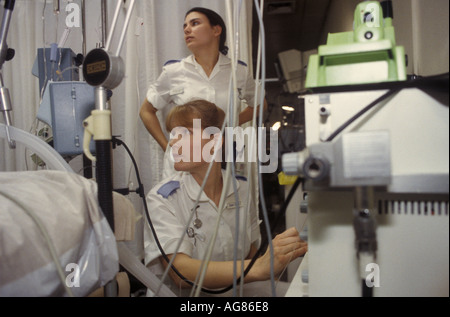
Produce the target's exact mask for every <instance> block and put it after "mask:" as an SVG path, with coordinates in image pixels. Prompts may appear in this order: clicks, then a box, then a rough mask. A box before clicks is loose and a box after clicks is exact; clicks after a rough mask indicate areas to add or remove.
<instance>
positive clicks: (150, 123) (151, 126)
mask: <svg viewBox="0 0 450 317" xmlns="http://www.w3.org/2000/svg"><path fill="white" fill-rule="evenodd" d="M157 111H158V109H156V108H155V107H153V105H152V104H151V103H150V102H149V101H148V100H147V99H145V101H144V102H143V104H142V106H141V110H140V111H139V116H140V117H141V120H142V122H143V123H144V126H145V128H146V129H147V131H148V132H149V133H150V134H151V135H152V136H153V138H154V139H155V140H156V142H158V144H159V145H160V146H161V148H162V149H163V151H165V150H166V148H167V144H168V141H167V139H166V136H165V135H164V132H163V131H162V128H161V124H160V123H159V120H158V117H157V116H156V112H157Z"/></svg>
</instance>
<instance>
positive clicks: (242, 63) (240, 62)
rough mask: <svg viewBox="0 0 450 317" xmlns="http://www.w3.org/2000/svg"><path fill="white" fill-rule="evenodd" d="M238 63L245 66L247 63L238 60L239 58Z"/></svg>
mask: <svg viewBox="0 0 450 317" xmlns="http://www.w3.org/2000/svg"><path fill="white" fill-rule="evenodd" d="M238 64H241V65H243V66H245V67H247V64H246V63H244V62H243V61H239V60H238Z"/></svg>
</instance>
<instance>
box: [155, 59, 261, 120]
mask: <svg viewBox="0 0 450 317" xmlns="http://www.w3.org/2000/svg"><path fill="white" fill-rule="evenodd" d="M230 79H231V59H229V58H228V57H226V56H225V55H223V54H219V60H218V62H217V63H216V65H215V67H214V69H213V71H212V73H211V75H210V76H209V77H208V76H207V75H206V73H205V71H204V70H203V68H202V66H201V65H200V64H198V63H197V61H196V60H195V58H194V56H193V55H190V56H188V57H186V58H184V59H183V60H181V61H170V62H168V63H166V65H165V66H164V67H163V71H162V73H161V75H160V76H159V78H158V79H157V80H156V82H155V83H153V84H152V85H150V87H149V89H148V91H147V100H148V101H149V102H150V103H151V104H152V105H153V106H154V107H155V108H156V109H159V110H161V109H162V108H164V107H165V106H167V105H169V104H172V105H183V104H185V103H187V102H189V101H192V100H196V99H204V100H207V101H209V102H212V103H214V104H216V105H217V106H218V107H220V108H221V109H222V110H224V111H225V113H226V112H227V109H228V99H229V85H230ZM236 79H237V90H238V92H237V93H238V96H239V99H240V100H245V101H246V102H247V105H249V106H250V107H253V105H254V93H255V81H254V79H253V76H252V74H251V73H250V72H249V68H248V67H247V65H246V64H245V63H243V62H239V63H238V65H237V69H236Z"/></svg>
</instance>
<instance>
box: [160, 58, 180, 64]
mask: <svg viewBox="0 0 450 317" xmlns="http://www.w3.org/2000/svg"><path fill="white" fill-rule="evenodd" d="M179 62H181V60H179V59H171V60H170V61H167V62H165V64H164V66H167V65H170V64H175V63H179Z"/></svg>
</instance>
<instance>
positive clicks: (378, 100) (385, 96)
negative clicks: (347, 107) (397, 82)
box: [325, 88, 401, 142]
mask: <svg viewBox="0 0 450 317" xmlns="http://www.w3.org/2000/svg"><path fill="white" fill-rule="evenodd" d="M400 90H401V88H395V89H391V90H389V91H388V92H387V93H385V94H384V95H382V96H381V97H379V98H377V99H376V100H375V101H373V102H371V103H370V104H369V105H367V106H366V107H364V108H363V109H361V110H360V111H358V113H356V114H355V115H354V116H353V117H351V118H350V119H348V120H347V121H346V122H344V123H343V124H342V125H341V126H340V127H339V128H337V129H336V130H335V131H334V132H333V133H332V134H331V135H330V136H329V137H328V138H327V139H326V140H325V142H331V141H332V140H333V139H334V138H335V137H336V136H338V135H339V134H340V133H341V132H342V131H343V130H344V129H345V128H347V127H348V126H349V125H350V124H352V123H353V122H355V120H356V119H358V118H359V117H361V116H362V115H363V114H365V113H366V112H367V111H369V110H370V109H372V108H373V107H375V106H376V105H378V104H379V103H380V102H382V101H383V100H385V99H387V98H389V97H390V96H392V95H394V94H396V93H398V92H399V91H400Z"/></svg>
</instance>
